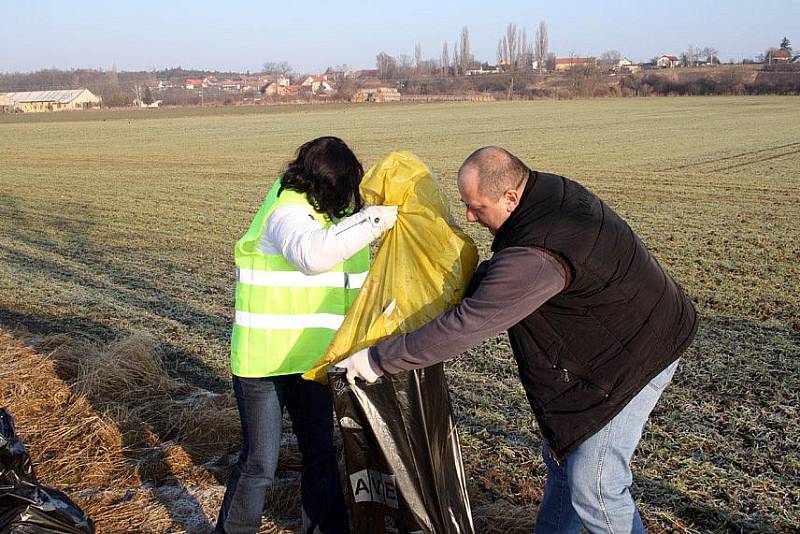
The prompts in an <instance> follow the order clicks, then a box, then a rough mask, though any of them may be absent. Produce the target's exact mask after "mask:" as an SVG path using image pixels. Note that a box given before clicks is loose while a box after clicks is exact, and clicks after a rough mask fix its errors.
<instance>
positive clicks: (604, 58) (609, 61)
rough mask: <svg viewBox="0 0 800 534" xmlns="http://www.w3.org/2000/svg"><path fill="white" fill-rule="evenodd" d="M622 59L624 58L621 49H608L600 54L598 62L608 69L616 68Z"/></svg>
mask: <svg viewBox="0 0 800 534" xmlns="http://www.w3.org/2000/svg"><path fill="white" fill-rule="evenodd" d="M620 59H622V54H620V53H619V50H606V51H605V52H603V53H602V54H600V59H599V60H598V64H599V65H600V66H601V67H603V68H604V69H606V70H615V69H616V68H617V66H618V65H619V60H620Z"/></svg>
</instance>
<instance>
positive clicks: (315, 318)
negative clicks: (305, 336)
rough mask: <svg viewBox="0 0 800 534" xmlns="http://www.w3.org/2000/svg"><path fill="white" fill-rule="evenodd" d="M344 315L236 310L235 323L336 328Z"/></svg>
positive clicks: (270, 327)
mask: <svg viewBox="0 0 800 534" xmlns="http://www.w3.org/2000/svg"><path fill="white" fill-rule="evenodd" d="M342 322H344V315H337V314H335V313H306V314H302V313H300V314H281V313H250V312H246V311H239V310H236V324H237V325H238V326H241V327H243V328H260V329H262V330H302V329H304V328H330V329H331V330H338V329H339V327H340V326H342Z"/></svg>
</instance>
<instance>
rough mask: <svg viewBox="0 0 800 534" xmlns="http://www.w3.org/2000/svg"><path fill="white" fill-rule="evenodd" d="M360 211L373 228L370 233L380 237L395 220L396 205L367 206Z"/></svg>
mask: <svg viewBox="0 0 800 534" xmlns="http://www.w3.org/2000/svg"><path fill="white" fill-rule="evenodd" d="M360 213H363V214H364V215H366V216H367V218H368V219H369V225H370V227H371V228H372V229H373V232H372V235H373V236H374V237H375V238H378V237H380V236H381V234H382V233H384V232H385V231H386V230H388V229H389V228H391V227H392V226H394V223H396V222H397V206H367V207H366V208H364V209H363V210H361V212H360Z"/></svg>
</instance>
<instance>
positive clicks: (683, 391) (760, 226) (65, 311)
mask: <svg viewBox="0 0 800 534" xmlns="http://www.w3.org/2000/svg"><path fill="white" fill-rule="evenodd" d="M319 135H337V136H339V137H342V138H343V139H344V140H345V141H346V142H347V143H348V144H349V145H350V146H351V147H352V148H353V149H354V150H355V152H356V153H357V155H358V156H359V157H360V158H361V160H362V162H364V164H365V167H368V166H369V165H371V164H372V163H373V162H375V161H376V160H377V159H378V158H379V157H381V156H382V155H383V154H385V153H386V152H388V151H391V150H399V149H409V150H412V151H413V152H415V153H416V154H417V155H418V156H420V157H421V158H422V159H423V160H424V161H426V162H427V163H428V165H429V167H430V168H431V170H433V171H434V173H435V174H436V175H437V176H438V177H439V179H440V183H441V186H442V188H443V189H444V190H445V192H446V193H447V195H448V197H449V199H450V203H451V204H450V205H451V208H452V209H453V211H454V214H455V215H456V219H457V220H458V221H459V222H460V223H461V224H465V219H464V214H463V213H462V209H461V207H460V201H459V199H458V194H457V191H456V189H455V182H454V180H455V172H456V170H457V169H458V166H459V165H460V163H461V161H462V160H463V159H464V158H465V157H466V156H467V155H468V154H469V153H470V152H471V151H472V150H474V149H475V148H477V147H479V146H482V145H488V144H498V145H502V146H504V147H506V148H508V149H510V150H511V151H512V152H514V153H516V154H517V155H519V156H520V157H521V158H522V159H523V160H524V161H526V162H527V163H528V164H529V165H530V166H532V167H534V168H536V169H539V170H545V171H550V172H555V173H558V174H563V175H565V176H568V177H570V178H573V179H575V180H577V181H579V182H581V183H583V184H584V185H586V186H588V187H589V188H590V189H592V190H594V191H595V192H597V193H598V194H600V196H601V197H602V198H603V199H604V200H606V201H607V202H608V203H609V204H610V205H611V206H612V207H613V208H614V209H616V210H617V211H618V212H619V213H621V214H622V215H623V216H624V217H625V218H626V219H627V220H628V222H629V223H630V224H631V226H632V227H633V228H634V229H635V230H636V231H637V232H638V233H639V235H640V236H641V237H642V238H643V239H644V241H645V242H646V244H647V245H648V246H649V247H650V249H651V250H652V251H653V252H654V253H655V255H656V256H657V257H658V259H659V260H660V261H661V262H662V264H664V265H665V266H666V267H667V268H668V269H669V270H670V271H671V272H672V273H673V275H674V276H675V277H676V278H677V280H678V281H679V282H680V283H681V284H682V285H683V286H684V287H685V289H686V290H687V292H688V293H689V294H690V295H691V297H692V298H693V299H694V301H695V302H696V303H697V305H698V309H699V310H700V312H701V316H702V325H701V328H700V332H699V334H698V337H697V340H696V342H695V343H694V345H693V347H692V349H691V350H690V351H689V352H688V353H687V355H686V356H685V357H684V359H683V362H684V363H683V365H682V366H681V367H680V368H679V371H678V373H677V375H676V378H675V381H674V383H673V385H672V386H671V388H670V389H669V390H668V392H667V393H666V394H665V396H664V398H663V399H662V401H661V403H660V404H659V406H658V407H657V408H656V411H655V412H654V415H653V417H652V418H651V422H650V424H649V426H648V429H647V433H646V435H645V438H644V439H643V441H642V443H641V446H640V450H639V452H638V453H637V455H636V457H635V470H636V478H635V492H636V495H637V497H638V499H639V501H640V503H641V509H642V511H643V514H644V515H645V516H646V520H647V521H648V523H649V525H650V526H651V527H652V528H653V529H654V530H656V531H659V530H666V531H672V530H677V531H687V532H708V531H717V532H758V531H762V532H769V531H776V530H777V531H783V532H796V531H797V530H798V529H800V505H799V504H798V503H800V482H799V481H800V452H798V445H797V444H798V443H800V423H799V422H798V420H800V229H798V220H799V219H800V100H798V99H797V98H796V97H759V98H749V97H732V98H724V97H712V98H653V99H609V100H586V101H534V102H502V103H501V102H498V103H449V104H420V105H326V106H297V107H264V108H231V109H227V108H217V109H194V110H146V111H142V112H97V113H94V112H86V113H69V114H63V113H62V114H47V115H28V116H2V115H0V326H2V327H5V328H16V327H18V326H24V327H25V328H27V329H28V330H30V331H33V332H40V333H48V332H67V333H70V334H71V335H74V336H77V337H89V338H92V339H100V340H107V339H115V338H118V337H122V336H125V335H128V334H131V333H137V332H145V333H147V334H149V335H150V336H152V337H154V338H155V339H157V340H158V342H159V343H160V344H161V345H162V346H163V347H164V353H165V354H166V356H167V360H168V362H169V365H170V369H171V372H173V373H174V374H175V375H176V376H181V377H184V378H186V379H187V380H190V381H192V382H195V383H198V384H201V385H204V386H205V387H210V388H212V389H215V390H218V391H221V390H224V389H225V388H226V387H227V375H226V366H227V344H228V334H229V328H230V324H231V320H232V308H233V263H232V246H233V243H234V241H235V240H236V239H237V238H238V237H239V236H240V235H241V234H242V233H243V232H244V230H245V229H246V227H247V225H248V223H249V221H250V219H251V217H252V215H253V214H254V213H255V211H256V210H257V209H258V207H259V205H260V202H261V200H262V198H263V195H264V193H265V192H266V190H267V189H268V188H269V186H270V184H271V183H272V181H273V180H274V178H275V176H276V175H277V174H278V173H279V172H280V170H281V168H282V166H283V165H284V164H285V163H286V161H287V160H288V159H289V158H290V157H291V156H292V154H293V151H294V150H295V149H296V147H297V146H299V145H300V144H301V143H302V142H304V141H306V140H308V139H311V138H313V137H316V136H319ZM467 230H468V232H469V233H470V235H472V236H473V237H474V238H475V240H476V242H477V243H478V245H479V248H480V250H481V254H482V255H483V256H486V255H487V254H488V250H489V244H490V236H489V235H488V233H486V232H485V231H484V230H483V229H482V228H480V227H477V226H474V227H473V226H469V227H468V228H467ZM449 376H450V381H451V389H452V396H453V400H454V405H455V412H456V417H457V419H458V421H459V428H460V430H461V433H462V442H463V447H464V457H465V463H466V467H467V471H468V473H469V474H470V477H471V478H470V488H469V489H470V492H471V495H472V501H473V506H474V507H476V508H478V509H480V508H481V507H488V506H495V505H496V502H497V501H498V500H499V499H504V500H505V501H507V502H508V506H509V510H511V511H512V512H513V513H514V514H516V513H519V515H520V516H521V517H523V518H527V524H526V523H525V519H523V520H522V521H521V523H520V524H521V526H520V527H519V530H518V531H519V532H527V531H529V528H530V526H529V525H530V521H531V520H532V517H533V514H534V512H535V509H536V507H537V506H538V501H539V499H540V497H541V489H542V486H543V480H544V472H545V471H544V466H543V465H542V462H541V460H540V458H539V453H538V447H539V445H540V441H539V435H538V432H537V429H536V423H535V421H534V420H533V417H532V416H531V414H530V411H529V409H528V408H527V404H526V400H525V398H524V395H523V393H522V389H521V387H520V386H519V385H518V380H517V378H516V371H515V367H514V363H513V358H512V357H511V354H510V349H509V347H508V343H507V339H506V338H505V337H504V336H501V337H498V338H497V339H495V340H491V341H488V342H486V343H484V344H483V345H481V346H479V347H477V348H475V349H474V350H472V351H471V352H470V353H469V354H467V355H464V356H462V357H461V358H460V359H457V360H456V361H454V362H453V363H451V364H449ZM492 503H495V504H492ZM510 513H511V512H510ZM512 515H513V514H512ZM512 531H514V530H513V529H512Z"/></svg>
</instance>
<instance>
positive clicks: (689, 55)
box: [681, 45, 700, 67]
mask: <svg viewBox="0 0 800 534" xmlns="http://www.w3.org/2000/svg"><path fill="white" fill-rule="evenodd" d="M699 56H700V50H699V49H698V48H695V47H694V46H693V45H689V48H687V49H686V51H685V52H684V53H683V54H681V60H682V63H683V65H684V66H685V67H694V66H695V65H696V64H697V58H698V57H699Z"/></svg>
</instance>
